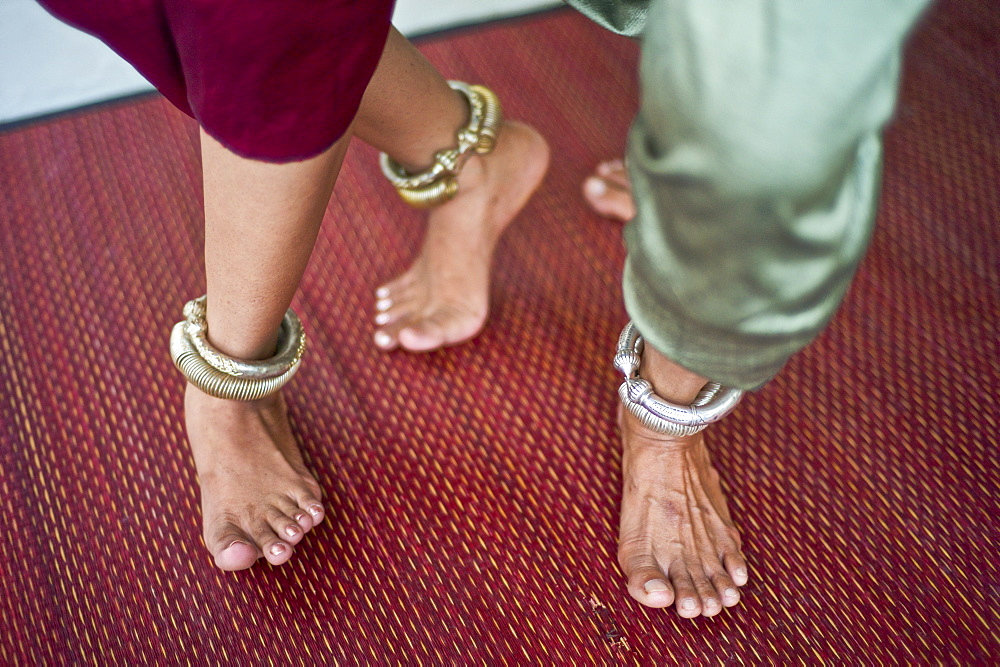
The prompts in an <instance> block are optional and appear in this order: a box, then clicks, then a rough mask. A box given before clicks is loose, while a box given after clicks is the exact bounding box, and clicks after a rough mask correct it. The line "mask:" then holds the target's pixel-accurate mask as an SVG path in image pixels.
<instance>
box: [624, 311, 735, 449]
mask: <svg viewBox="0 0 1000 667" xmlns="http://www.w3.org/2000/svg"><path fill="white" fill-rule="evenodd" d="M642 350H643V340H642V336H641V335H640V334H639V330H638V329H636V327H635V323H633V322H629V323H628V324H626V325H625V328H624V329H623V330H622V333H621V335H620V336H619V337H618V350H617V351H616V352H615V358H614V362H613V363H614V366H615V368H617V369H618V370H619V371H621V372H622V373H623V374H624V375H625V381H624V382H622V384H621V386H619V387H618V397H619V398H620V399H621V402H622V405H624V406H625V408H626V409H627V410H628V411H629V412H631V413H632V415H634V416H635V418H636V419H638V420H639V421H640V422H642V424H643V425H644V426H646V427H647V428H651V429H653V430H654V431H658V432H659V433H663V434H666V435H672V436H678V437H680V436H686V435H694V434H695V433H698V432H699V431H701V430H702V429H704V428H705V427H706V426H708V425H709V424H711V423H712V422H717V421H719V420H720V419H722V418H723V417H725V416H726V415H728V414H729V413H730V412H732V411H733V408H735V407H736V404H737V403H739V402H740V399H741V398H743V390H742V389H733V388H730V387H723V386H722V385H720V384H719V383H718V382H709V383H707V384H706V385H705V386H704V387H702V389H701V391H700V392H698V396H697V397H696V398H695V400H694V402H693V403H692V404H691V405H677V404H676V403H671V402H670V401H666V400H664V399H662V398H660V397H659V396H657V395H656V393H655V392H654V390H653V385H652V384H650V383H649V381H648V380H644V379H642V378H641V377H639V366H640V365H641V364H642Z"/></svg>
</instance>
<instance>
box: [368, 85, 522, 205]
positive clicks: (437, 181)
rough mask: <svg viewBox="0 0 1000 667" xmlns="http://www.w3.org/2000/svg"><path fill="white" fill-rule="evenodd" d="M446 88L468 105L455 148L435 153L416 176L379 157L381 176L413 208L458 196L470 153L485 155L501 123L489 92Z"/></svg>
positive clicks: (478, 88) (475, 88)
mask: <svg viewBox="0 0 1000 667" xmlns="http://www.w3.org/2000/svg"><path fill="white" fill-rule="evenodd" d="M448 85H449V86H451V88H452V89H453V90H457V91H458V92H460V93H461V94H462V95H463V96H465V99H466V100H467V101H468V103H469V124H468V125H466V126H465V127H463V128H461V129H459V131H458V132H457V134H456V137H457V139H458V146H456V147H455V148H450V149H448V150H442V151H438V152H437V153H435V155H434V164H432V165H431V167H430V168H429V169H427V170H425V171H422V172H420V173H418V174H411V173H409V172H407V171H406V170H405V169H403V167H401V166H400V165H399V164H398V163H397V162H396V161H395V160H393V159H392V158H391V157H389V156H388V155H386V154H385V153H380V154H379V164H380V165H381V167H382V173H383V174H385V177H386V178H387V179H389V182H390V183H392V185H393V187H395V188H396V192H398V193H399V196H400V197H402V198H403V201H405V202H406V203H407V204H409V205H410V206H413V207H415V208H430V207H432V206H437V205H438V204H443V203H444V202H446V201H448V200H450V199H451V198H453V197H454V196H455V195H456V194H458V174H459V172H460V171H461V170H462V167H463V166H464V165H465V162H466V160H468V158H469V153H470V152H471V151H475V152H476V153H477V154H479V155H485V154H486V153H489V152H490V151H492V150H493V148H494V147H495V146H496V143H497V135H498V133H499V132H500V124H501V123H502V122H503V113H502V111H501V109H500V100H498V99H497V96H496V95H495V94H494V93H493V91H492V90H490V89H489V88H486V87H485V86H478V85H469V84H466V83H462V82H461V81H449V82H448Z"/></svg>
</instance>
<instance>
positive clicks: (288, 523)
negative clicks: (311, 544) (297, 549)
mask: <svg viewBox="0 0 1000 667" xmlns="http://www.w3.org/2000/svg"><path fill="white" fill-rule="evenodd" d="M268 524H269V525H270V526H271V530H273V531H274V533H275V534H276V535H279V536H281V537H282V538H283V539H285V540H287V541H288V542H289V544H291V545H293V546H294V545H296V544H298V543H299V542H301V541H302V538H303V537H304V536H305V531H304V530H302V526H300V525H299V523H298V521H296V520H295V519H294V518H292V517H291V516H289V515H287V514H285V513H283V512H275V513H274V514H272V516H271V517H269V519H268Z"/></svg>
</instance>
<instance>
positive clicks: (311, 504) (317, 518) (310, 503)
mask: <svg viewBox="0 0 1000 667" xmlns="http://www.w3.org/2000/svg"><path fill="white" fill-rule="evenodd" d="M299 507H301V508H302V509H303V510H305V511H306V512H307V513H308V514H309V518H310V520H311V521H312V523H313V526H318V525H319V524H320V523H321V522H322V521H323V517H325V516H326V509H325V508H324V507H323V503H321V502H320V501H319V499H317V498H309V497H306V498H303V499H301V500H300V501H299Z"/></svg>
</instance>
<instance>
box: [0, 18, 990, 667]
mask: <svg viewBox="0 0 1000 667" xmlns="http://www.w3.org/2000/svg"><path fill="white" fill-rule="evenodd" d="M998 34H1000V18H998V14H997V12H995V11H993V10H991V9H990V8H988V7H987V6H985V5H983V6H982V7H979V6H977V5H976V3H973V2H957V1H955V2H948V3H945V4H941V5H939V6H937V7H936V9H935V10H934V12H933V13H932V15H931V16H930V17H929V18H928V20H927V21H926V22H925V23H924V24H923V26H922V27H921V29H920V31H919V33H918V34H917V35H916V38H915V40H914V42H913V43H912V45H911V48H910V49H909V60H908V64H907V75H906V79H905V84H904V88H903V101H902V104H901V107H900V110H899V113H898V122H897V123H896V125H895V126H894V128H893V129H892V130H891V132H890V133H889V137H888V167H887V171H886V177H885V196H884V198H883V203H882V210H881V220H880V224H879V228H878V231H877V233H876V236H875V240H874V244H873V247H872V250H871V253H870V255H869V256H868V258H867V260H866V262H865V264H864V266H863V268H862V269H861V272H860V274H859V276H858V279H857V282H856V283H855V285H854V287H853V289H852V291H851V292H850V295H849V297H848V299H847V301H846V303H845V305H844V307H843V309H842V310H841V311H840V313H839V314H838V315H837V317H836V319H835V320H834V322H833V323H832V325H831V326H830V328H829V330H828V331H827V332H826V333H825V334H824V335H823V336H822V337H821V339H820V340H819V341H818V342H817V343H816V344H815V345H813V346H812V347H811V348H809V349H808V350H807V351H806V352H804V353H802V354H801V355H799V356H797V357H796V358H795V359H794V360H793V361H792V362H791V363H790V364H789V366H788V368H787V369H786V370H785V372H783V373H782V374H781V375H780V377H779V378H778V379H777V380H775V381H774V382H772V383H771V384H770V385H768V387H767V388H766V389H764V390H763V391H761V392H759V393H757V394H755V395H753V396H750V397H748V399H747V400H746V401H745V402H744V404H743V405H742V406H741V408H740V409H739V410H738V411H737V413H736V414H735V416H733V417H731V418H729V419H727V420H726V421H725V422H723V423H722V424H721V426H719V427H717V428H714V430H713V433H712V434H711V437H710V443H711V445H712V446H713V449H714V451H715V455H716V460H717V462H718V465H719V467H720V468H721V470H722V473H723V476H724V477H725V478H726V479H727V480H728V488H729V490H730V492H731V497H732V505H733V509H734V512H735V515H736V519H737V521H738V523H739V524H740V526H741V528H742V530H743V533H744V535H745V536H746V545H747V546H746V550H747V554H748V556H749V558H750V561H751V564H752V570H753V571H752V583H751V584H750V585H748V586H747V587H746V589H745V595H744V601H743V603H742V604H741V605H740V606H739V607H738V608H736V609H733V610H730V611H728V612H726V613H723V614H722V615H720V616H719V617H717V618H715V619H696V620H693V621H691V620H683V619H679V618H678V617H677V616H676V614H674V613H673V612H672V611H652V610H646V609H644V608H642V607H640V606H639V605H637V604H636V603H634V602H632V601H631V599H630V598H629V597H627V595H626V593H625V591H624V582H623V579H622V576H621V575H620V573H619V571H618V569H617V566H616V564H615V537H616V526H617V501H618V490H619V485H620V474H619V468H618V445H617V440H616V435H615V428H614V419H613V415H614V409H615V403H614V401H615V391H614V389H615V383H616V381H615V375H614V372H613V371H612V370H611V368H610V365H609V363H608V359H609V356H610V352H611V349H612V347H613V345H614V341H615V337H616V335H617V333H618V331H619V328H620V326H621V325H622V323H623V321H624V319H625V314H624V311H623V309H622V306H621V298H620V293H619V278H620V267H621V263H622V260H623V249H622V245H621V241H620V227H619V226H618V225H616V224H613V223H609V222H607V221H605V220H601V219H598V218H597V217H595V216H594V215H592V214H590V213H588V212H587V210H586V209H585V207H584V205H583V202H582V201H581V198H580V196H579V195H578V188H579V184H580V182H581V180H582V179H583V177H584V176H585V175H586V174H587V172H588V171H589V170H590V169H591V168H592V167H593V165H594V164H595V163H596V162H597V161H598V160H599V159H602V158H608V157H612V156H615V155H618V154H620V152H621V149H622V144H623V141H624V136H625V132H626V129H627V124H628V121H629V119H630V117H631V115H632V111H633V109H634V106H635V96H636V88H635V81H634V69H635V62H636V47H635V45H634V44H633V43H631V42H629V41H628V40H624V39H620V38H616V37H614V36H612V35H610V34H606V33H604V32H602V31H601V30H600V29H598V28H596V27H594V26H592V25H591V24H589V23H588V22H587V21H586V20H585V19H583V18H581V17H579V16H577V15H576V14H574V13H572V12H569V11H557V12H554V13H550V14H545V15H541V16H537V17H534V18H531V19H530V20H527V21H524V22H519V23H514V24H504V25H498V26H492V27H489V28H487V29H484V30H481V31H475V32H461V33H453V34H451V35H446V36H444V37H441V38H438V39H434V40H429V41H425V42H423V43H422V49H423V50H424V52H425V53H426V54H427V55H428V56H429V57H430V58H431V59H432V60H433V61H434V62H435V63H438V64H439V65H440V67H441V69H442V70H443V71H444V72H446V73H447V74H448V75H449V76H452V77H456V78H461V79H466V80H471V81H485V82H488V83H489V84H490V85H491V86H493V87H494V88H495V89H496V90H497V91H498V93H499V94H500V95H501V97H502V99H503V100H504V104H505V105H506V108H507V109H508V111H509V113H510V115H511V116H513V117H516V118H521V119H525V120H527V121H528V122H530V123H533V124H534V125H536V126H537V127H539V128H540V129H541V130H542V131H543V132H544V133H545V135H546V136H548V137H549V139H550V140H551V142H552V146H553V149H554V150H553V154H554V156H555V160H554V163H553V167H552V171H551V174H550V176H549V177H548V180H547V181H546V183H545V185H544V186H543V188H542V189H541V191H540V192H539V194H538V196H537V197H535V199H534V200H533V201H532V203H531V204H530V205H529V206H528V208H527V209H526V210H525V211H524V213H523V214H522V215H521V216H520V218H519V220H518V222H517V223H516V224H515V225H514V226H513V227H512V228H511V231H510V233H509V234H508V235H507V237H506V238H505V239H504V241H503V243H502V244H501V247H500V249H499V259H498V262H497V271H496V283H495V286H494V290H493V295H494V310H493V315H492V319H491V322H490V326H489V328H488V329H487V330H486V332H485V333H484V334H483V335H482V336H481V337H479V338H478V339H477V340H476V341H474V342H472V343H471V344H469V345H466V346H464V347H461V348H458V349H454V350H449V351H448V352H446V353H435V354H430V355H426V356H413V355H407V354H404V353H394V354H381V353H379V352H377V351H375V350H374V349H373V346H372V345H371V343H370V336H371V333H372V327H371V325H370V324H369V322H370V318H371V315H372V296H371V295H372V290H373V288H374V287H375V286H376V285H378V284H380V283H381V282H382V281H383V280H385V279H386V278H388V277H390V276H392V275H394V274H395V273H397V272H398V271H400V270H401V269H402V268H403V267H405V266H406V265H407V263H408V260H409V258H410V256H411V253H412V252H413V249H414V248H415V246H416V243H417V242H418V239H419V238H420V235H421V231H422V230H421V222H420V220H421V218H420V215H419V214H418V213H417V212H414V211H412V210H409V209H407V208H406V207H405V206H404V205H403V204H402V203H401V202H399V201H398V200H397V199H396V198H394V195H393V194H392V193H391V191H390V189H389V187H388V185H387V184H386V183H385V182H384V181H383V179H382V177H381V176H380V175H379V173H378V170H377V168H376V166H375V162H374V155H373V153H372V151H370V150H368V149H367V148H365V147H360V146H358V147H356V148H355V149H354V150H352V152H351V154H350V155H349V158H348V161H347V165H346V167H345V170H344V175H343V177H342V179H341V181H340V183H339V184H338V186H337V191H336V196H335V198H334V201H332V202H331V204H330V207H329V211H328V216H327V220H326V224H325V226H324V229H323V232H322V236H321V238H320V241H319V245H318V247H317V249H316V253H315V255H314V258H313V262H312V264H311V267H310V269H309V272H308V274H307V276H306V278H305V280H304V282H303V285H302V289H301V291H300V294H299V296H298V297H297V299H296V304H295V305H296V307H297V308H298V310H299V312H300V313H301V314H302V316H303V319H304V321H305V323H306V326H307V328H308V330H309V333H310V336H311V337H312V346H311V349H310V354H309V357H308V361H307V363H306V364H304V365H303V368H302V371H301V373H300V375H299V376H298V378H297V380H296V382H295V383H294V388H293V389H292V390H291V391H290V393H289V400H290V403H291V410H292V416H293V420H294V424H293V426H294V430H295V432H296V434H297V436H298V437H299V439H300V441H301V443H302V445H303V447H304V449H305V450H306V452H307V453H308V457H309V460H310V461H311V464H312V465H313V466H314V468H315V470H316V471H317V472H318V474H319V477H320V479H321V481H322V482H323V484H324V485H325V488H326V489H327V491H328V498H329V502H330V506H331V508H332V516H331V520H330V521H329V522H328V523H326V524H324V525H323V527H322V528H320V529H318V530H316V531H315V532H313V533H311V534H310V535H309V536H308V537H307V538H306V540H305V543H304V545H303V546H302V547H301V548H300V549H298V553H297V555H296V556H295V558H294V559H293V560H292V561H291V562H290V563H289V564H287V565H285V566H282V567H279V568H271V567H269V566H267V565H259V566H257V567H255V568H253V569H252V570H249V571H246V572H241V573H231V574H224V573H222V572H219V571H217V570H216V569H215V568H214V567H213V566H212V564H211V560H210V558H209V556H208V555H207V553H206V552H205V549H204V547H203V546H202V544H201V539H200V528H199V523H200V518H199V510H198V504H197V494H196V487H195V482H194V470H193V466H192V463H191V460H190V457H189V454H188V452H187V446H186V444H185V438H184V434H183V431H182V425H181V424H182V422H181V418H180V412H181V395H180V392H179V389H180V387H181V381H180V379H179V377H178V375H177V373H176V372H175V371H174V370H173V368H172V366H171V364H170V360H169V356H168V354H167V338H168V333H169V330H170V325H171V324H172V323H173V322H174V321H176V320H177V319H179V317H180V307H181V305H182V303H183V302H184V301H185V300H186V299H188V298H190V297H192V296H194V295H197V294H200V293H201V292H202V290H203V280H202V266H201V260H200V256H201V232H200V226H201V223H200V213H199V212H200V201H199V194H198V193H199V190H200V185H199V183H200V178H199V165H198V161H197V157H196V155H197V153H196V133H195V127H194V126H193V124H192V123H191V122H189V121H188V120H186V119H184V118H183V117H182V116H181V115H180V114H179V113H177V112H175V111H174V110H172V109H171V108H169V107H168V105H167V104H166V103H165V102H163V101H162V100H159V99H156V98H149V99H146V100H143V101H137V102H131V103H128V104H123V105H117V106H112V107H106V108H102V109H99V110H92V111H89V112H86V113H80V114H75V115H70V116H65V117H62V118H60V119H57V120H54V121H49V122H45V123H41V124H36V125H32V126H29V127H22V128H20V129H17V130H16V131H8V132H6V133H4V134H2V135H0V156H2V159H0V193H2V202H0V252H2V256H3V262H2V270H0V313H2V319H0V420H2V421H0V438H2V448H0V457H2V458H0V461H2V479H0V498H2V506H0V507H2V509H3V517H4V526H5V534H6V536H7V537H6V538H5V539H4V541H3V552H4V558H3V560H2V561H0V563H2V564H0V568H2V577H3V590H2V606H0V621H2V633H3V636H2V637H0V661H2V662H9V663H22V664H31V663H52V664H54V663H77V662H94V663H109V662H118V663H124V664H131V663H136V662H140V661H141V662H157V663H186V662H190V663H197V664H202V663H205V664H208V663H226V664H271V663H289V662H291V663H313V664H327V663H346V664H367V663H390V662H391V663H397V662H404V663H414V662H428V663H432V664H435V663H489V664H497V663H526V662H544V663H565V664H588V663H603V662H611V661H618V660H621V661H625V662H641V663H652V662H657V663H664V662H672V661H680V662H709V663H719V662H747V663H766V662H773V661H777V660H795V661H807V662H812V661H819V660H824V661H836V662H843V663H847V664H857V663H873V662H897V661H898V662H918V663H923V662H937V661H944V662H955V663H964V664H968V663H973V662H986V661H990V660H995V659H996V655H997V653H998V649H1000V642H998V638H997V634H996V633H997V627H998V625H997V613H996V607H995V605H996V604H997V599H998V592H1000V589H998V588H997V581H998V579H1000V567H998V564H997V557H996V547H997V528H998V519H997V517H998V515H1000V506H998V501H997V478H998V476H997V458H998V455H997V439H998V438H997V430H998V421H1000V420H998V408H997V403H996V400H995V387H996V386H997V385H998V383H1000V368H998V361H997V351H998V349H1000V345H998V342H1000V341H998V336H997V325H998V322H997V319H998V318H997V310H998V294H1000V285H998V282H1000V268H998V267H1000V252H998V248H1000V238H998V236H1000V226H998V225H997V218H998V212H1000V201H998V198H1000V194H998V188H997V184H998V182H1000V181H998V179H1000V165H998V156H1000V112H998V109H1000V105H998V104H997V99H998V95H1000V84H998V77H997V72H998V71H1000V49H998V47H997V35H998ZM541 380H543V381H544V382H540V381H541ZM542 387H544V389H542Z"/></svg>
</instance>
